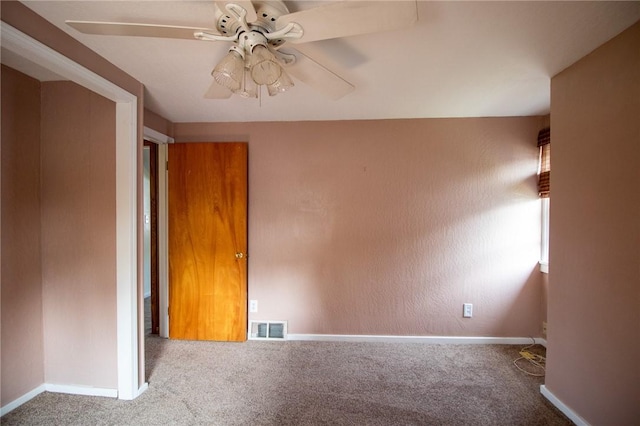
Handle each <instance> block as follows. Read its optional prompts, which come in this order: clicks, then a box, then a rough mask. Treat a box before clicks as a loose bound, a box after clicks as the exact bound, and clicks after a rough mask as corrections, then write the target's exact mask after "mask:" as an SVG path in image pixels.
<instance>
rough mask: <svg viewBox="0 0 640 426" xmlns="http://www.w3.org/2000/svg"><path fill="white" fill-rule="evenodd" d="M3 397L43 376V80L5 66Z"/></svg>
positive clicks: (4, 399) (6, 399)
mask: <svg viewBox="0 0 640 426" xmlns="http://www.w3.org/2000/svg"><path fill="white" fill-rule="evenodd" d="M1 126H2V277H1V280H2V289H1V291H2V318H1V321H2V363H1V364H2V380H1V382H2V401H1V402H0V406H3V407H4V406H5V405H6V404H8V403H9V402H11V401H13V400H15V399H16V398H18V397H20V396H22V395H24V394H25V393H26V392H28V391H30V390H32V389H34V388H35V387H37V386H40V385H41V384H42V383H43V382H44V361H43V342H42V275H41V262H40V261H41V252H40V82H38V81H36V80H33V79H31V78H30V77H27V76H25V75H24V74H21V73H19V72H17V71H15V70H13V69H11V68H7V67H5V66H4V65H3V66H2V125H1Z"/></svg>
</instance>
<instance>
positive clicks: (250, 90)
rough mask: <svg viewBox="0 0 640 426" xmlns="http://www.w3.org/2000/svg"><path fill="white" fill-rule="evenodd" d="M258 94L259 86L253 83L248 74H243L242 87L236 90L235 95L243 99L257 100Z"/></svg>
mask: <svg viewBox="0 0 640 426" xmlns="http://www.w3.org/2000/svg"><path fill="white" fill-rule="evenodd" d="M258 92H259V86H258V85H257V84H256V82H255V81H253V78H251V76H250V75H249V73H248V72H243V76H242V86H241V87H240V89H238V90H236V91H235V93H237V94H238V95H240V96H242V97H243V98H257V97H258Z"/></svg>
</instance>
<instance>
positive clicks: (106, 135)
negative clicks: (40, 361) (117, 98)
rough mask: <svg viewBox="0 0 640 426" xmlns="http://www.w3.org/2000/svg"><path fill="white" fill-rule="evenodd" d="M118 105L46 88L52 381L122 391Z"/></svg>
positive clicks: (72, 89)
mask: <svg viewBox="0 0 640 426" xmlns="http://www.w3.org/2000/svg"><path fill="white" fill-rule="evenodd" d="M114 124H115V105H114V103H113V102H111V101H109V100H107V99H105V98H102V97H101V96H99V95H96V94H95V93H92V92H90V91H88V90H86V89H84V88H82V87H80V86H77V85H75V84H73V83H70V82H47V83H42V148H41V154H42V172H41V173H42V275H43V300H44V348H45V380H46V382H47V383H55V384H68V385H86V386H93V387H99V388H100V387H102V388H117V361H116V355H117V354H116V271H115V266H116V240H115V235H116V231H115V229H116V228H115V227H116V221H115V208H116V206H115V196H116V194H115V125H114Z"/></svg>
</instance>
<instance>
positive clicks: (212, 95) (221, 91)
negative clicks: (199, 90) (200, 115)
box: [204, 80, 233, 99]
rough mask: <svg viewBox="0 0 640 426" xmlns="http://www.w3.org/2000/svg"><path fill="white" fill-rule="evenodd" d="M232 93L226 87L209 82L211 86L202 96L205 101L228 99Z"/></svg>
mask: <svg viewBox="0 0 640 426" xmlns="http://www.w3.org/2000/svg"><path fill="white" fill-rule="evenodd" d="M232 94H233V92H231V90H229V89H227V88H226V87H224V86H222V85H220V84H218V83H216V81H215V80H213V81H212V82H211V86H209V89H208V90H207V91H206V93H205V94H204V98H205V99H229V98H230V97H231V95H232Z"/></svg>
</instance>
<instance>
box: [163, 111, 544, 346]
mask: <svg viewBox="0 0 640 426" xmlns="http://www.w3.org/2000/svg"><path fill="white" fill-rule="evenodd" d="M542 122H543V119H542V118H541V117H529V118H506V119H505V118H491V119H483V118H480V119H431V120H384V121H340V122H289V123H286V122H285V123H244V124H237V123H234V124H194V123H177V124H175V126H174V130H175V134H174V136H175V137H176V138H177V140H178V141H211V142H215V141H232V140H233V141H249V298H250V299H257V300H258V301H259V311H258V313H253V314H251V315H250V318H251V319H269V320H288V321H289V332H290V333H322V334H384V335H386V334H389V335H451V336H530V335H535V336H539V335H540V332H541V330H540V328H541V325H540V323H541V310H540V304H541V296H542V293H541V276H540V272H539V271H538V268H537V261H538V257H539V248H540V246H539V244H540V235H539V234H540V204H539V200H538V198H537V190H536V168H537V148H536V136H537V132H538V130H539V128H540V125H541V124H542ZM465 302H469V303H473V304H474V317H473V318H471V319H463V318H462V304H463V303H465Z"/></svg>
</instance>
